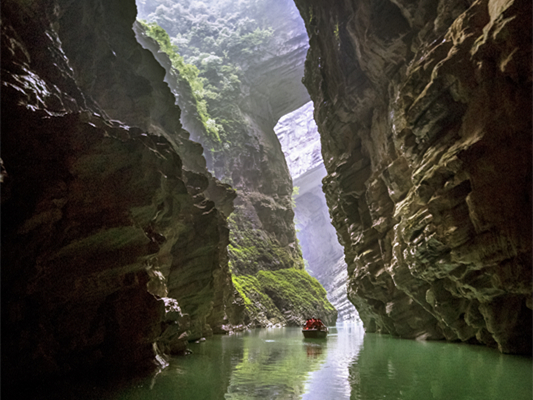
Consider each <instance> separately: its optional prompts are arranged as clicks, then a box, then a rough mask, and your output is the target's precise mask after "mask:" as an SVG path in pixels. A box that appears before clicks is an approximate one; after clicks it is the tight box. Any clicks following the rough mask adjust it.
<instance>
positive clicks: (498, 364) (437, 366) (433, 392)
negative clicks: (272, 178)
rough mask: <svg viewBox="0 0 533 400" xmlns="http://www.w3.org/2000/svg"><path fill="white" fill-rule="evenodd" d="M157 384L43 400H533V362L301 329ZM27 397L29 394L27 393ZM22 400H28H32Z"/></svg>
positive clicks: (181, 369) (195, 362) (269, 332)
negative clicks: (315, 335)
mask: <svg viewBox="0 0 533 400" xmlns="http://www.w3.org/2000/svg"><path fill="white" fill-rule="evenodd" d="M190 348H191V350H192V351H193V354H192V355H188V356H182V357H173V358H172V359H171V360H170V365H169V366H168V367H167V368H165V369H164V370H162V371H161V372H159V373H158V374H155V375H153V376H150V377H148V378H146V379H142V380H137V381H135V383H129V384H122V385H118V386H115V385H113V386H112V387H111V388H110V387H107V388H105V389H104V388H102V387H97V386H93V385H90V386H85V387H80V386H78V385H73V386H72V387H70V388H69V389H68V390H67V388H66V387H65V386H61V387H60V388H58V387H57V386H55V387H56V389H60V390H59V391H58V392H56V393H54V394H53V395H52V393H48V394H45V393H44V392H42V391H41V392H40V393H41V396H38V397H37V398H39V399H47V400H50V399H52V400H55V399H61V400H64V399H67V398H69V399H70V398H72V399H74V398H75V399H99V400H100V399H102V400H173V399H183V400H219V399H232V400H240V399H304V400H314V399H319V400H342V399H354V400H377V399H390V400H403V399H409V400H431V399H446V400H532V398H533V395H532V374H533V369H532V359H531V358H529V357H521V356H512V355H502V354H500V353H498V352H497V351H496V350H494V349H488V348H485V347H483V346H473V345H467V344H461V343H446V342H420V341H414V340H404V339H398V338H394V337H391V336H389V335H379V334H365V333H364V332H363V330H362V327H361V326H359V325H356V324H353V323H352V324H348V325H343V326H338V327H333V328H330V334H329V335H328V337H327V339H322V340H319V339H315V340H311V339H304V338H303V336H302V333H301V329H300V328H278V329H256V330H252V331H248V332H244V333H240V334H235V335H230V336H215V337H212V338H209V339H208V340H207V341H205V342H201V343H193V344H191V345H190ZM67 386H70V385H67ZM19 394H21V393H19ZM23 397H24V398H25V399H28V397H27V396H24V395H23Z"/></svg>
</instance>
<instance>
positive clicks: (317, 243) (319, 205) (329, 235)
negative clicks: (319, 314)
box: [274, 102, 357, 321]
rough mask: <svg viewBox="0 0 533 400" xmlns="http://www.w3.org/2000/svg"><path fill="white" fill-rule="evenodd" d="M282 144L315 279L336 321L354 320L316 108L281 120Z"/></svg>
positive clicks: (303, 245) (278, 128) (304, 249)
mask: <svg viewBox="0 0 533 400" xmlns="http://www.w3.org/2000/svg"><path fill="white" fill-rule="evenodd" d="M274 130H275V132H276V135H277V136H278V139H279V141H280V144H281V147H282V149H283V153H284V154H285V159H286V160H287V165H288V167H289V171H290V173H291V176H292V179H293V183H294V187H295V188H296V190H295V194H294V196H293V197H294V203H295V208H294V216H295V225H296V230H297V236H298V240H299V242H300V246H301V248H302V253H303V256H304V259H305V261H307V266H308V268H309V270H310V273H311V275H313V276H314V277H316V278H317V279H318V281H319V282H320V283H321V284H322V285H323V286H324V288H325V289H326V291H327V293H328V299H329V300H330V301H331V304H333V306H334V307H335V309H336V310H337V312H338V320H340V321H344V320H349V319H354V318H356V315H357V312H356V311H355V309H354V306H353V304H352V303H351V302H350V301H349V300H348V297H347V294H346V288H347V285H346V284H347V268H346V263H345V262H344V252H343V247H342V246H341V245H340V244H339V241H338V238H337V233H336V232H335V228H334V227H333V225H331V219H330V217H329V211H328V207H327V204H326V198H325V196H324V193H323V191H322V179H323V178H324V177H325V176H326V169H325V167H324V162H323V161H322V154H321V146H320V135H319V133H318V128H317V126H316V123H315V121H314V119H313V103H312V102H309V103H307V104H306V105H304V106H302V107H300V108H299V109H297V110H295V111H293V112H292V113H289V114H287V115H285V116H283V117H282V118H281V119H280V120H279V121H278V123H277V124H276V126H275V128H274Z"/></svg>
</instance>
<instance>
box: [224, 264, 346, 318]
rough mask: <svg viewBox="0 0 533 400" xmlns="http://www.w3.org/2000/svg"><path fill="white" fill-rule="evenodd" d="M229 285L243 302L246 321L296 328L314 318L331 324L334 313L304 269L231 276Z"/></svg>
mask: <svg viewBox="0 0 533 400" xmlns="http://www.w3.org/2000/svg"><path fill="white" fill-rule="evenodd" d="M233 284H234V285H235V288H236V289H237V291H238V292H239V294H240V295H241V297H242V298H243V299H244V305H245V307H246V313H247V314H248V318H249V319H250V321H257V322H259V323H260V324H264V323H265V319H268V320H269V322H270V323H274V324H275V323H278V322H282V323H283V322H284V321H286V323H287V324H288V325H296V326H299V325H301V324H303V323H304V322H305V319H306V318H309V317H317V318H321V319H322V320H323V321H324V322H325V323H327V324H330V325H332V324H335V321H336V317H337V312H336V310H335V308H334V307H333V306H332V305H331V303H330V302H329V301H328V300H327V298H326V291H325V290H324V288H323V287H322V286H321V285H320V283H319V282H318V281H317V280H316V279H315V278H313V277H311V276H310V275H309V274H308V273H307V272H306V271H305V270H301V269H294V268H289V269H281V270H277V271H259V272H258V273H257V274H256V275H255V276H253V275H240V276H234V277H233ZM267 324H268V322H267Z"/></svg>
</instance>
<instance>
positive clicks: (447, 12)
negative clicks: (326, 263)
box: [296, 0, 532, 353]
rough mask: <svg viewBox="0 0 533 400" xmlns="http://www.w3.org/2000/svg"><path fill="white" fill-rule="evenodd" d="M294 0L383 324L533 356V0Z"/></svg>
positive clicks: (376, 322)
mask: <svg viewBox="0 0 533 400" xmlns="http://www.w3.org/2000/svg"><path fill="white" fill-rule="evenodd" d="M296 3H297V5H298V7H299V9H300V12H301V14H302V16H303V18H304V20H305V23H306V26H307V30H308V33H309V37H310V46H311V47H310V50H309V53H308V58H307V62H306V76H305V79H304V81H305V84H306V86H307V87H308V89H309V91H310V93H311V97H312V99H313V101H314V104H315V119H316V121H317V124H318V127H319V132H320V133H321V136H322V154H323V158H324V163H325V166H326V169H327V171H328V176H327V177H326V178H325V180H324V191H325V193H326V198H327V201H328V205H329V208H330V212H331V215H332V217H333V223H334V225H335V227H336V229H337V232H338V234H339V236H340V237H341V240H342V242H343V243H344V251H345V258H346V262H347V264H348V274H349V280H350V281H349V297H350V299H351V300H352V301H353V303H354V304H355V305H356V308H357V309H358V311H359V314H360V316H361V318H362V320H363V322H364V324H365V328H366V329H367V331H370V332H375V331H377V332H387V333H391V334H394V335H397V336H401V337H407V338H415V337H416V338H429V339H441V338H446V339H448V340H462V341H467V342H470V343H483V344H486V345H488V346H497V347H498V348H499V349H500V351H502V352H506V353H530V352H531V309H532V301H531V239H532V237H531V236H532V235H531V128H532V126H531V2H530V1H525V0H516V1H512V0H509V1H492V0H478V1H454V2H449V1H437V0H423V1H409V0H391V1H387V0H380V1H369V0H360V1H352V2H345V1H333V2H329V3H328V4H327V5H325V4H324V3H322V2H319V1H314V0H313V1H299V0H296Z"/></svg>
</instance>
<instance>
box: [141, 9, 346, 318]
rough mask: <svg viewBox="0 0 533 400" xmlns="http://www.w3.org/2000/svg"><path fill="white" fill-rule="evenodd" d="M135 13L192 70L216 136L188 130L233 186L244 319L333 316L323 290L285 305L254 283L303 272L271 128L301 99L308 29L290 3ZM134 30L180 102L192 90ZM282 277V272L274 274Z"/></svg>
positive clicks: (233, 261)
mask: <svg viewBox="0 0 533 400" xmlns="http://www.w3.org/2000/svg"><path fill="white" fill-rule="evenodd" d="M139 18H140V19H146V20H147V21H150V22H157V23H158V24H159V25H160V26H161V27H163V28H164V29H165V31H166V32H167V33H168V35H169V40H170V42H171V43H174V44H176V45H177V48H178V51H179V54H180V56H183V57H184V59H185V61H186V62H190V63H193V64H194V65H195V66H196V67H198V68H199V71H200V73H199V76H200V78H201V79H202V80H203V85H204V89H203V91H204V92H205V93H207V94H206V96H205V99H206V103H207V107H206V108H207V111H208V112H209V113H210V117H211V120H212V121H213V122H214V123H215V124H216V126H218V134H219V137H220V139H219V140H215V139H213V137H209V136H208V135H206V134H205V130H204V129H203V128H202V127H201V126H199V124H195V125H194V126H196V127H198V128H199V129H197V130H194V129H193V136H194V137H195V138H198V140H199V141H200V142H201V143H202V144H203V145H204V148H205V149H206V153H207V154H206V158H207V159H208V168H209V169H210V170H212V171H213V173H214V175H215V176H216V177H217V178H218V179H220V180H221V181H223V182H225V183H228V184H231V186H232V187H233V188H235V190H236V192H237V198H236V199H235V202H234V205H235V209H234V211H233V212H232V214H231V215H230V216H229V227H230V245H229V258H230V265H231V270H232V272H233V273H234V274H235V275H236V276H247V277H249V279H248V278H242V279H240V278H238V277H237V278H236V279H237V280H239V279H240V280H239V285H238V287H239V288H242V290H243V291H242V295H243V297H244V298H245V303H246V304H248V308H247V309H248V311H249V316H248V318H247V321H248V322H249V323H250V324H252V325H258V326H269V325H275V324H292V325H299V324H302V323H303V322H304V321H305V319H306V317H308V316H309V314H317V315H318V314H320V315H321V316H323V318H325V319H327V320H328V321H330V322H334V321H335V315H336V313H335V311H334V310H333V308H332V307H331V305H330V304H329V303H328V301H327V299H326V298H325V296H324V295H323V294H322V292H320V296H318V297H319V298H318V299H317V301H316V304H314V305H309V304H308V305H305V306H303V305H302V307H303V308H300V307H292V306H290V305H289V304H293V305H294V304H296V303H297V301H296V300H294V299H293V300H290V299H288V298H286V299H284V300H281V299H278V300H279V301H277V300H275V299H273V298H271V297H270V296H268V295H267V294H266V293H265V292H264V291H263V289H265V288H263V289H261V288H262V283H261V282H263V283H264V282H265V279H259V280H257V279H258V278H259V276H256V275H257V274H258V273H259V272H260V271H281V270H285V269H291V270H301V269H303V259H302V255H301V251H300V248H299V246H298V242H297V238H296V232H295V228H294V223H293V218H294V212H293V209H292V193H293V190H292V189H293V187H292V180H291V176H290V174H289V171H288V168H287V163H286V162H285V158H284V154H283V152H282V151H281V147H280V144H279V141H278V139H277V137H276V134H275V132H274V129H273V128H274V126H275V124H276V122H277V120H278V119H279V117H281V116H282V115H283V114H285V113H287V112H290V111H292V110H294V109H296V108H298V107H300V106H301V105H302V104H304V103H305V102H307V101H308V100H309V95H308V93H307V91H306V89H305V87H304V86H303V85H302V84H301V78H302V76H303V64H304V58H305V53H306V51H307V48H308V44H307V35H306V32H305V27H304V25H303V22H302V20H301V18H300V16H299V14H298V11H297V9H296V8H295V6H294V4H293V3H291V2H290V1H287V0H280V1H276V2H269V1H257V2H254V1H249V2H248V1H246V2H242V3H239V4H237V3H235V2H230V1H222V2H219V1H212V2H210V1H207V2H202V3H201V4H200V3H199V2H190V3H183V4H182V3H181V2H167V3H165V4H160V3H159V2H154V1H142V2H139ZM250 26H252V28H250ZM138 37H139V39H140V41H141V42H142V43H143V46H145V47H146V48H150V50H151V51H152V52H154V54H155V55H156V57H158V59H161V60H162V65H164V66H165V68H166V70H167V78H166V79H167V82H169V85H170V86H171V87H175V88H176V90H175V94H176V96H177V101H178V103H179V104H181V103H183V102H185V103H186V102H187V98H190V94H189V92H190V91H188V90H183V89H184V88H182V87H180V85H179V80H180V77H179V76H176V77H173V76H172V74H173V72H172V68H170V64H169V62H168V61H166V60H165V56H164V55H161V53H160V50H158V49H157V48H154V47H153V46H150V45H149V43H147V40H146V38H145V37H144V36H143V35H142V32H141V34H138ZM174 73H175V72H174ZM185 89H186V88H185ZM191 115H194V111H192V112H187V113H186V114H185V115H184V117H185V120H190V119H191V118H190V116H191ZM191 127H192V125H191ZM281 276H282V275H281V272H280V273H277V274H274V275H272V278H273V279H277V278H280V279H281ZM283 277H284V278H287V279H292V278H294V279H296V281H294V282H292V283H291V284H294V286H295V287H298V282H299V279H300V274H299V272H298V271H292V273H288V274H287V275H283ZM312 281H313V280H312V279H311V277H310V276H307V282H306V285H309V287H313V286H314V282H312ZM252 282H253V284H252ZM280 282H281V281H280ZM247 283H250V284H249V285H248V284H247ZM265 290H266V289H265ZM287 293H289V292H287ZM278 297H279V296H278ZM303 297H305V296H303ZM252 300H253V303H254V305H252V304H251V303H252ZM262 301H264V302H266V303H265V304H261V302H262ZM267 303H268V305H266V304H267ZM272 305H273V306H274V307H273V308H272ZM313 308H315V310H313Z"/></svg>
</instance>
